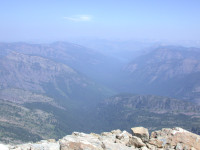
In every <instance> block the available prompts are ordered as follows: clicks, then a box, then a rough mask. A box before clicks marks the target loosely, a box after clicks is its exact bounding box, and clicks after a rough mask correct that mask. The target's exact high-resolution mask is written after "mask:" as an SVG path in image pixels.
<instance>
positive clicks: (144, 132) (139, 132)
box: [131, 127, 149, 142]
mask: <svg viewBox="0 0 200 150" xmlns="http://www.w3.org/2000/svg"><path fill="white" fill-rule="evenodd" d="M131 130H132V131H133V135H135V136H137V137H139V138H141V139H142V141H143V142H148V141H149V131H148V129H146V128H144V127H135V128H131Z"/></svg>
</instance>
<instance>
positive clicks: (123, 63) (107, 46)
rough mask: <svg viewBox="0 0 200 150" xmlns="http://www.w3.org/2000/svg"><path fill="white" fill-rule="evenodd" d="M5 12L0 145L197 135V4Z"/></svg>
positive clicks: (69, 5) (63, 5) (22, 7)
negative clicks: (167, 132)
mask: <svg viewBox="0 0 200 150" xmlns="http://www.w3.org/2000/svg"><path fill="white" fill-rule="evenodd" d="M2 3H3V4H2V6H0V8H1V7H2V9H1V10H0V12H2V13H0V17H1V18H2V24H1V25H0V27H1V28H0V32H1V37H0V143H7V144H21V143H24V142H30V141H32V142H36V141H39V140H42V139H59V138H62V137H63V136H65V135H67V134H71V133H72V132H74V131H78V132H86V133H91V132H95V133H101V132H104V131H111V130H114V129H120V130H127V131H129V130H130V128H131V127H136V126H143V127H145V128H148V130H149V131H150V132H151V131H155V130H160V129H162V128H173V127H181V128H184V129H186V130H188V131H190V132H193V133H195V134H199V135H200V42H199V41H200V40H199V39H200V36H199V35H200V34H199V31H200V30H199V26H200V21H199V18H198V17H199V15H198V14H200V12H199V9H198V7H197V5H198V4H199V2H198V1H194V2H191V3H189V2H187V1H185V0H184V1H180V0H178V1H176V2H174V1H171V0H170V1H169V2H160V1H156V0H155V1H154V0H153V4H156V5H155V6H153V5H152V4H151V5H150V3H149V2H145V4H142V3H141V2H140V1H135V2H132V1H126V2H123V1H119V2H114V1H109V2H107V1H102V2H96V3H94V2H90V1H85V3H83V2H82V1H78V2H77V3H78V4H77V3H76V2H70V1H66V2H65V1H60V2H55V1H52V2H47V1H44V2H38V1H37V2H34V1H31V2H26V1H23V0H22V1H19V2H11V1H9V2H2ZM47 3H48V4H47ZM114 3H116V5H114V6H113V4H114ZM11 4H12V5H11ZM180 4H182V5H181V7H180ZM3 6H4V8H3ZM15 6H19V8H17V7H15ZM36 6H38V10H37V11H36V10H35V8H36ZM111 6H112V7H111ZM158 6H159V7H158ZM6 8H10V9H11V10H12V11H9V12H7V11H6ZM53 8H54V9H53ZM95 8H96V9H95ZM138 8H140V9H138ZM186 8H187V9H186ZM28 10H29V11H28ZM103 10H104V11H103ZM169 10H171V11H169ZM189 10H191V11H189ZM54 11H55V12H54ZM3 12H4V15H3ZM62 13H63V14H62ZM29 15H30V17H31V18H32V19H30V18H29ZM11 16H12V17H13V18H12V19H11ZM147 16H148V17H147ZM183 17H184V19H183ZM194 20H195V21H196V22H195V23H194Z"/></svg>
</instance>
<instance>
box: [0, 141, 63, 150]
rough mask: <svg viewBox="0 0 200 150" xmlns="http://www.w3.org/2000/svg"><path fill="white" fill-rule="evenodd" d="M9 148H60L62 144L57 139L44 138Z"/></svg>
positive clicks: (19, 149)
mask: <svg viewBox="0 0 200 150" xmlns="http://www.w3.org/2000/svg"><path fill="white" fill-rule="evenodd" d="M0 150H1V149H0ZM9 150H60V145H59V143H58V142H56V141H51V140H50V141H46V140H42V141H40V142H37V143H27V144H22V145H17V146H10V147H9Z"/></svg>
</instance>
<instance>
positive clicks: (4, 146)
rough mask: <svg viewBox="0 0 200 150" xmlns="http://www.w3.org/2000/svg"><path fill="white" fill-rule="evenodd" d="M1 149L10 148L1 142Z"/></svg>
mask: <svg viewBox="0 0 200 150" xmlns="http://www.w3.org/2000/svg"><path fill="white" fill-rule="evenodd" d="M0 150H9V149H8V146H6V145H3V144H0Z"/></svg>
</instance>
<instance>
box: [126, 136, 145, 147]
mask: <svg viewBox="0 0 200 150" xmlns="http://www.w3.org/2000/svg"><path fill="white" fill-rule="evenodd" d="M127 145H128V146H134V147H138V148H140V147H143V146H146V145H145V144H144V143H143V142H142V140H141V139H140V138H138V137H136V136H133V137H132V138H131V139H130V140H129V143H128V144H127Z"/></svg>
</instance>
